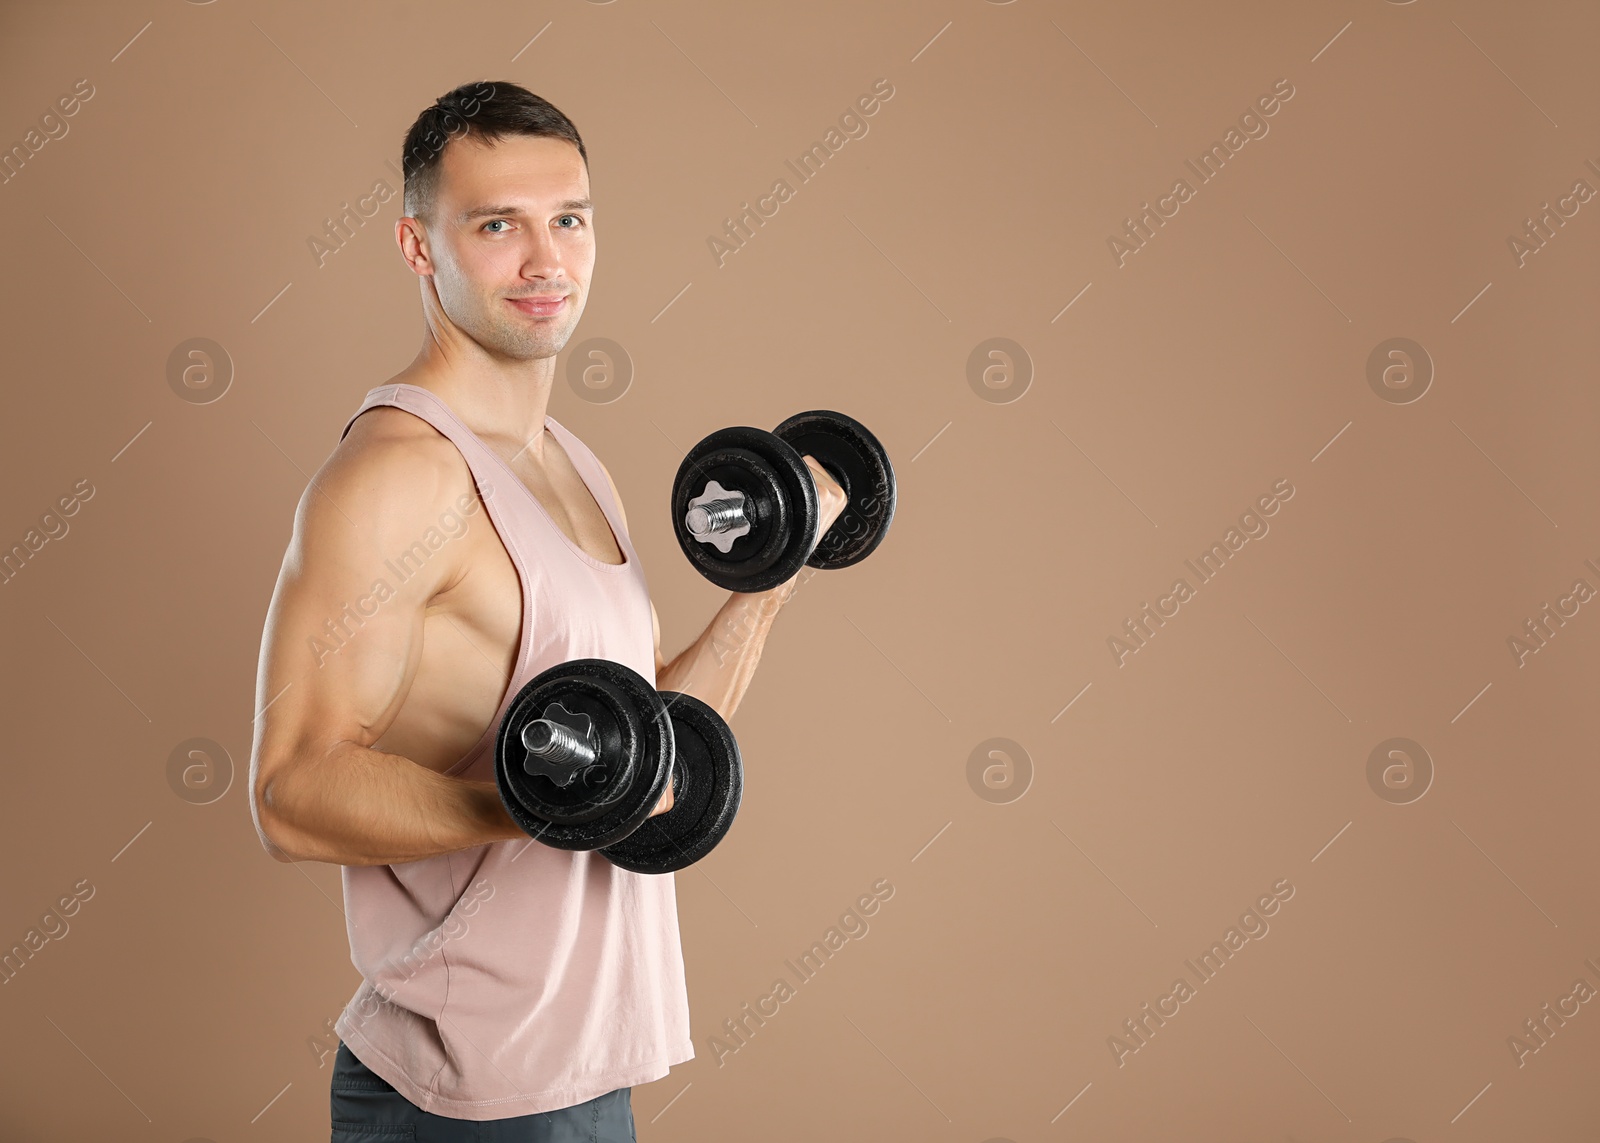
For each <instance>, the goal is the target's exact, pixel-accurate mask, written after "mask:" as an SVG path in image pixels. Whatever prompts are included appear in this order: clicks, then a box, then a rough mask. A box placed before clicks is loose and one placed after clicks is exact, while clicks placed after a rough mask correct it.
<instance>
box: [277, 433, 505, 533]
mask: <svg viewBox="0 0 1600 1143" xmlns="http://www.w3.org/2000/svg"><path fill="white" fill-rule="evenodd" d="M312 484H313V487H312V488H309V489H307V496H308V498H313V499H314V498H316V495H317V492H318V491H320V492H321V493H323V494H324V495H325V496H326V497H327V499H328V500H329V501H331V502H332V504H335V505H338V506H340V507H341V508H343V509H344V510H345V511H351V512H360V513H364V514H368V513H380V514H382V515H383V516H386V517H394V516H399V517H401V518H410V517H418V518H421V517H430V516H436V515H438V513H439V511H440V510H441V509H442V508H445V507H448V506H450V505H451V504H452V503H454V502H455V501H457V500H458V499H459V498H460V497H461V496H462V495H464V494H467V493H473V494H475V485H474V482H473V479H472V473H471V470H470V469H469V468H468V467H467V462H466V458H465V457H463V456H462V455H461V451H460V450H459V449H457V448H456V446H455V445H454V444H453V443H452V442H451V441H450V439H449V438H448V437H446V436H444V435H443V434H442V433H440V432H439V431H438V430H437V429H435V428H434V427H433V426H432V425H430V424H428V422H427V421H424V420H423V419H422V418H420V417H417V416H414V415H413V414H411V413H408V412H406V411H405V410H404V409H400V408H397V407H395V406H392V405H378V406H375V407H373V408H371V409H368V410H367V411H366V412H364V413H362V414H361V415H360V416H359V417H357V418H356V420H355V423H354V424H352V425H351V426H350V431H349V432H348V433H346V434H345V436H344V439H343V440H341V441H340V442H339V443H338V445H337V446H336V447H335V448H334V450H333V453H332V454H331V455H330V456H329V457H328V459H327V461H326V462H325V463H324V464H323V466H322V469H321V471H319V472H318V473H317V475H316V478H315V479H314V480H313V482H312ZM346 504H348V505H349V507H348V508H345V505H346Z"/></svg>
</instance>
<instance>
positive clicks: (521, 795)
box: [494, 659, 674, 849]
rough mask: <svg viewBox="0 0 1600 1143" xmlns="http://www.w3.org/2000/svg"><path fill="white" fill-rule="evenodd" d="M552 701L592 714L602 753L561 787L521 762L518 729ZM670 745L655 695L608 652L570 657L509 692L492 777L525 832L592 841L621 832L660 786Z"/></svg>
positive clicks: (555, 840) (583, 844)
mask: <svg viewBox="0 0 1600 1143" xmlns="http://www.w3.org/2000/svg"><path fill="white" fill-rule="evenodd" d="M557 704H559V706H560V707H561V708H563V709H564V710H565V711H570V712H573V713H576V714H582V715H586V716H588V717H589V718H590V719H592V720H593V727H594V732H595V735H596V737H597V739H598V741H599V746H600V758H599V760H598V762H597V763H596V764H595V765H594V766H592V767H590V768H589V769H587V770H585V771H583V772H581V773H580V774H579V775H578V776H577V777H576V778H574V779H573V780H572V782H571V783H570V784H569V785H567V786H565V787H563V786H560V785H557V784H556V782H555V781H554V780H553V779H552V778H549V777H547V776H545V775H543V774H530V773H528V772H527V771H526V770H525V769H524V763H525V762H526V761H527V758H528V751H527V749H526V747H524V746H523V744H522V729H523V727H524V726H526V725H527V724H528V723H529V722H530V721H531V720H533V719H536V718H544V717H549V715H550V713H551V709H552V708H553V707H555V706H556V705H557ZM673 749H674V743H673V739H672V723H671V720H670V719H669V718H668V717H667V714H666V707H665V704H664V703H663V701H662V699H661V697H660V696H659V695H658V694H657V693H656V690H655V688H654V687H652V686H651V685H650V684H649V683H648V682H646V681H645V680H644V678H643V677H642V676H641V675H639V674H638V673H637V672H635V671H633V670H631V669H630V668H628V667H626V666H624V665H623V664H621V663H615V662H612V661H611V660H609V659H574V660H572V661H570V662H566V663H560V664H557V665H556V666H554V667H551V668H550V669H549V670H547V671H544V672H542V673H540V674H539V675H536V676H535V677H534V678H532V679H530V680H528V682H527V683H526V684H525V685H524V686H523V687H522V688H521V689H520V690H519V691H518V692H517V694H516V696H515V697H514V698H513V699H512V700H511V705H510V706H509V707H507V708H506V713H505V717H504V718H502V719H501V720H500V729H499V731H498V733H497V734H496V736H495V750H494V756H495V785H496V786H497V787H498V789H499V792H500V801H501V803H502V804H503V805H504V806H505V808H506V812H507V813H508V814H510V815H511V818H512V820H513V821H515V822H516V823H517V825H519V826H520V827H521V828H522V829H523V831H524V832H525V833H527V834H528V835H529V836H531V837H533V838H534V839H536V840H538V841H540V842H543V843H544V844H545V845H550V846H554V847H555V848H557V849H599V848H600V847H601V846H604V845H609V844H611V843H612V842H614V841H618V840H620V839H622V838H624V837H626V836H627V835H628V834H629V833H631V832H633V830H635V829H637V828H638V826H639V823H640V822H642V821H644V820H645V818H647V817H648V816H649V814H650V811H651V810H653V809H655V806H656V803H657V802H658V801H660V800H661V795H662V794H663V793H665V792H666V788H667V781H668V779H669V776H670V774H669V772H670V769H671V759H672V754H673Z"/></svg>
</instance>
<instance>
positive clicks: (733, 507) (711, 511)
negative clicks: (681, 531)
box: [683, 500, 750, 540]
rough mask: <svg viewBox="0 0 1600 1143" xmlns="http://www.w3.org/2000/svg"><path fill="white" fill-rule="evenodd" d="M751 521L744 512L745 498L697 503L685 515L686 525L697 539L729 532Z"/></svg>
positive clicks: (684, 521) (690, 533)
mask: <svg viewBox="0 0 1600 1143" xmlns="http://www.w3.org/2000/svg"><path fill="white" fill-rule="evenodd" d="M749 522H750V520H749V518H748V517H747V516H746V515H745V514H744V501H743V500H711V501H708V502H707V503H705V504H697V505H695V506H694V507H693V508H691V509H689V511H688V512H687V513H686V514H685V515H684V517H683V524H684V527H686V528H687V529H688V530H689V535H691V536H693V537H694V538H695V539H697V540H705V539H707V538H708V537H710V536H714V535H716V534H717V533H718V532H727V531H730V530H732V529H734V528H737V527H738V526H739V525H741V524H748V523H749Z"/></svg>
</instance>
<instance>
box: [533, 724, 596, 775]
mask: <svg viewBox="0 0 1600 1143" xmlns="http://www.w3.org/2000/svg"><path fill="white" fill-rule="evenodd" d="M522 745H523V746H524V747H525V748H526V749H527V751H528V753H529V754H532V755H534V756H536V757H538V758H539V759H541V760H543V761H545V762H548V763H553V764H555V765H557V766H565V765H571V764H573V763H576V764H578V765H580V766H587V765H589V764H591V763H593V762H594V760H595V759H596V758H598V757H599V756H600V752H599V751H598V750H596V749H595V748H594V746H593V745H591V744H590V743H589V742H588V741H587V740H586V739H585V738H584V737H583V736H582V735H580V734H579V733H578V732H577V731H575V730H573V729H572V728H571V727H570V726H563V725H562V724H561V723H559V722H554V721H552V720H550V719H548V718H536V719H534V720H532V721H531V722H529V723H528V724H527V725H526V726H524V727H523V728H522Z"/></svg>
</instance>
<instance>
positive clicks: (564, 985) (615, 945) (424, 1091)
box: [334, 385, 694, 1120]
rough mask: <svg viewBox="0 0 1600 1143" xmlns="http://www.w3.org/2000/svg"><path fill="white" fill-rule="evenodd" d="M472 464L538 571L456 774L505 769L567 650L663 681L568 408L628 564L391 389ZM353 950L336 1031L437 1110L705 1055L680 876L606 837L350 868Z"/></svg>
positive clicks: (640, 1072) (514, 554) (584, 1092)
mask: <svg viewBox="0 0 1600 1143" xmlns="http://www.w3.org/2000/svg"><path fill="white" fill-rule="evenodd" d="M378 405H392V406H394V407H396V408H400V409H404V410H405V411H406V412H408V413H411V414H413V415H415V416H417V417H420V418H421V419H422V420H424V421H426V422H427V423H428V424H430V425H432V426H433V427H434V428H435V429H436V430H438V432H439V433H441V434H442V435H444V436H445V437H447V438H448V439H449V440H450V441H451V442H452V443H453V444H454V445H455V446H456V448H457V449H459V450H460V452H461V455H462V456H463V457H464V458H465V460H466V462H467V467H468V468H469V469H470V470H471V473H472V478H473V481H474V482H475V483H476V485H477V487H478V491H479V494H480V495H481V496H482V499H483V503H484V505H485V506H486V508H487V510H488V516H489V519H490V521H491V522H492V523H493V525H494V528H495V530H496V532H497V533H498V534H499V537H500V540H501V542H502V543H503V544H504V545H505V549H506V552H507V554H508V555H509V556H510V557H511V562H512V564H514V565H515V567H516V570H517V577H518V579H519V580H520V582H521V585H522V631H521V636H520V643H519V646H518V648H517V655H516V660H515V666H514V668H513V671H512V676H511V679H510V681H509V683H508V684H507V686H506V689H505V693H504V694H503V695H502V696H501V698H500V703H499V706H498V708H497V709H496V711H495V715H494V718H493V720H492V721H491V722H490V724H489V725H488V726H487V727H486V728H485V729H484V731H483V734H482V736H481V737H480V738H479V740H478V741H477V742H476V743H475V744H474V745H473V746H472V747H471V749H469V750H468V751H467V752H466V754H465V755H463V756H462V757H461V758H460V759H459V760H458V761H457V762H456V763H455V764H454V765H453V766H451V767H450V768H449V769H448V770H446V771H444V773H445V774H446V775H447V776H453V777H460V778H467V779H475V780H478V781H489V782H492V781H494V737H495V731H496V730H497V728H498V727H499V725H500V720H501V718H502V717H503V716H504V714H505V712H506V709H507V707H509V706H510V704H511V700H512V698H513V697H514V696H515V695H516V692H517V691H518V690H519V689H520V688H521V687H522V685H523V684H524V683H526V682H527V681H528V680H529V679H531V678H532V677H533V676H535V675H537V674H538V673H540V672H541V671H543V670H545V669H546V668H549V667H552V666H555V665H556V664H558V663H562V662H565V661H567V660H569V659H577V658H590V657H592V658H603V659H611V660H614V661H616V662H620V663H623V664H625V665H627V666H628V667H631V668H632V669H633V670H635V671H637V672H639V674H641V675H643V676H644V678H646V679H647V680H649V681H650V682H651V683H652V684H654V682H655V678H656V675H655V640H654V634H653V631H652V626H651V622H650V600H649V593H648V590H647V588H646V586H645V579H644V572H643V570H642V569H641V568H640V566H639V557H638V554H637V553H636V552H635V551H634V549H633V544H632V543H631V542H630V541H629V539H628V534H627V531H626V530H625V529H624V527H623V525H622V521H621V520H620V519H619V515H618V512H617V506H616V504H615V502H614V500H613V498H612V496H611V492H610V488H609V486H608V483H607V481H606V477H605V474H604V472H603V471H602V469H601V468H600V464H599V461H598V460H596V459H595V456H594V454H593V453H592V452H590V451H589V449H588V447H587V446H585V445H584V444H583V442H581V441H580V440H578V438H577V437H575V436H574V435H573V434H572V433H570V432H569V431H568V430H567V429H566V428H564V427H563V426H562V425H561V424H560V423H559V422H557V421H556V420H555V419H554V418H553V417H548V416H547V417H546V418H545V425H546V426H547V427H548V428H549V430H550V432H551V433H552V434H553V435H554V437H555V439H556V441H557V442H558V443H559V444H560V445H561V447H562V448H563V449H565V450H566V453H567V455H568V456H569V457H570V458H571V460H572V463H573V466H574V467H575V468H576V469H577V471H578V475H579V476H580V477H581V478H582V479H583V482H584V484H585V485H586V486H587V487H588V488H589V491H590V492H591V493H592V494H593V496H594V498H595V501H596V502H597V503H598V504H599V506H600V509H601V511H602V512H603V513H604V514H605V517H606V520H607V522H608V523H609V524H610V525H611V530H612V531H613V532H614V533H615V534H616V538H617V545H618V547H619V548H620V549H621V550H622V554H623V562H622V563H620V564H607V563H603V562H601V561H599V560H597V559H595V558H593V557H592V556H590V555H589V554H588V553H587V552H584V551H583V550H582V549H581V548H579V547H578V545H577V544H575V543H574V542H573V541H572V540H570V539H568V538H567V535H566V533H564V532H562V530H561V529H560V528H559V527H557V526H556V524H555V522H554V521H553V520H551V518H550V516H549V514H548V513H547V512H546V511H545V509H544V506H543V505H542V504H540V503H539V501H538V500H537V499H536V498H535V497H534V495H533V493H532V492H530V491H529V490H528V488H527V486H526V485H525V484H523V482H522V480H521V479H520V478H519V477H518V476H517V475H516V474H515V473H514V472H513V471H512V470H511V468H510V466H509V465H508V464H506V462H505V461H504V460H502V459H501V458H500V456H499V454H497V453H495V452H494V451H492V450H491V449H490V448H489V447H488V446H487V445H486V444H484V443H483V441H482V440H481V439H479V437H478V436H477V435H476V434H474V433H473V432H472V431H471V430H470V429H468V428H467V426H466V425H465V424H463V423H462V421H461V420H460V419H459V418H457V417H456V415H455V414H454V413H452V412H451V410H450V408H449V406H447V405H446V404H445V403H444V401H443V400H441V399H440V398H439V397H438V396H436V395H435V394H433V393H432V392H430V391H428V390H426V389H423V388H420V387H418V386H415V385H383V386H380V387H378V388H376V389H373V390H371V391H370V392H369V393H367V395H366V399H365V400H364V401H363V402H362V404H361V407H360V408H359V409H358V410H357V411H356V413H355V415H354V416H352V417H351V418H350V420H349V422H347V423H346V425H345V429H344V431H345V433H348V432H349V431H350V426H351V425H353V424H354V423H355V420H356V417H359V416H360V415H361V414H362V413H364V412H366V411H367V410H368V409H371V408H374V407H376V406H378ZM341 868H342V870H343V881H344V899H345V923H346V929H347V931H348V933H349V937H350V959H351V962H352V963H353V964H354V965H355V967H356V968H357V969H358V970H359V971H360V973H361V976H362V982H361V985H360V986H359V987H358V988H357V989H356V993H355V995H354V996H353V997H352V998H351V999H350V1002H349V1003H348V1004H347V1005H346V1006H345V1008H344V1010H343V1012H341V1013H340V1015H339V1018H338V1019H337V1020H336V1021H335V1022H334V1031H335V1032H336V1033H337V1034H338V1036H339V1038H340V1039H341V1040H343V1041H344V1042H345V1044H347V1045H348V1046H349V1048H350V1050H351V1052H353V1053H354V1054H355V1056H356V1058H357V1059H359V1060H360V1061H361V1062H362V1063H364V1064H366V1065H367V1067H369V1068H371V1069H372V1071H373V1072H375V1073H377V1075H378V1076H380V1077H381V1078H382V1079H384V1080H386V1081H388V1082H389V1083H390V1084H392V1085H393V1086H394V1088H395V1089H396V1090H397V1091H398V1092H400V1094H402V1095H403V1096H405V1097H406V1098H407V1099H408V1100H410V1101H411V1102H412V1103H414V1104H416V1105H417V1106H418V1107H419V1108H421V1109H422V1110H423V1111H428V1112H432V1113H434V1114H437V1115H444V1116H449V1117H452V1118H456V1119H469V1120H487V1119H504V1118H508V1117H511V1116H517V1115H528V1114H533V1113H537V1112H544V1111H554V1110H557V1109H559V1108H563V1107H570V1106H572V1105H573V1104H576V1103H583V1102H585V1101H587V1100H590V1099H593V1098H594V1097H595V1096H598V1095H603V1094H605V1093H606V1092H609V1091H612V1090H614V1089H616V1088H619V1087H631V1086H634V1085H636V1084H642V1083H648V1082H649V1081H651V1080H656V1079H660V1078H661V1077H662V1076H664V1075H666V1074H667V1069H668V1068H669V1067H670V1066H671V1065H673V1064H680V1063H683V1062H685V1061H686V1060H690V1059H693V1058H694V1048H693V1046H692V1043H691V1041H690V1036H689V997H688V990H687V986H686V983H685V980H684V968H683V949H682V945H681V944H680V941H679V934H678V913H677V897H676V887H675V883H674V880H673V874H670V873H667V874H641V873H632V872H629V871H628V870H626V869H621V868H619V867H618V866H615V865H613V864H611V862H610V861H608V860H607V859H606V858H605V857H604V856H603V855H601V854H600V853H598V852H578V851H571V850H561V849H553V848H551V847H549V846H546V845H541V844H540V843H538V842H536V841H534V840H533V839H532V838H517V839H514V840H507V841H497V842H491V843H488V844H485V845H481V846H476V847H473V848H471V849H464V850H459V851H457V852H455V853H446V854H439V855H437V856H434V857H429V858H424V859H422V860H420V861H410V862H403V863H401V864H397V865H370V866H348V865H347V866H342V867H341Z"/></svg>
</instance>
